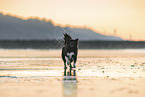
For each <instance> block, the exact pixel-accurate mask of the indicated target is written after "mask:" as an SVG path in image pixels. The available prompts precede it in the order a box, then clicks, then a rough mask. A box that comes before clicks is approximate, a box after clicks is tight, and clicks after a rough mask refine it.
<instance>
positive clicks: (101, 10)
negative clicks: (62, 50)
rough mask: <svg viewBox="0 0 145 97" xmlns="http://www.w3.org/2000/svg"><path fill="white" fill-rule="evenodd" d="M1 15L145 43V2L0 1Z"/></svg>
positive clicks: (123, 0)
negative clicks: (86, 28)
mask: <svg viewBox="0 0 145 97" xmlns="http://www.w3.org/2000/svg"><path fill="white" fill-rule="evenodd" d="M0 12H3V13H4V14H6V13H9V14H13V15H17V16H22V17H25V18H27V17H31V16H33V17H35V16H36V17H40V18H43V19H44V18H47V19H51V20H53V21H54V22H55V23H56V24H58V25H59V24H62V25H68V24H69V25H74V26H83V27H90V28H92V29H94V30H95V31H96V32H99V33H102V34H105V35H114V29H116V36H119V37H121V38H123V39H125V40H130V39H131V40H136V41H139V40H144V41H145V0H0ZM22 17H20V18H22Z"/></svg>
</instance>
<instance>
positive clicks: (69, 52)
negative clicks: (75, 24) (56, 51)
mask: <svg viewBox="0 0 145 97" xmlns="http://www.w3.org/2000/svg"><path fill="white" fill-rule="evenodd" d="M63 35H64V46H63V48H62V60H63V62H64V69H67V67H66V63H67V65H68V66H69V67H70V69H72V65H71V63H72V62H74V64H73V68H76V61H77V55H78V40H79V39H78V38H77V39H72V37H71V36H70V35H68V34H67V33H65V34H63Z"/></svg>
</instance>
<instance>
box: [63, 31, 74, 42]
mask: <svg viewBox="0 0 145 97" xmlns="http://www.w3.org/2000/svg"><path fill="white" fill-rule="evenodd" d="M63 35H64V41H65V44H66V41H68V40H69V39H72V37H71V36H70V35H68V34H67V33H63Z"/></svg>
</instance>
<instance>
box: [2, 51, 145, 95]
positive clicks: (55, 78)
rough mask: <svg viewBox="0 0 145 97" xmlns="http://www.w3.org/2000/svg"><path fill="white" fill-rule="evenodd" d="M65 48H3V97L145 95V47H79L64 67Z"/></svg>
mask: <svg viewBox="0 0 145 97" xmlns="http://www.w3.org/2000/svg"><path fill="white" fill-rule="evenodd" d="M60 54H61V50H2V49H1V50H0V97H31V96H33V97H90V96H93V97H97V96H99V97H144V95H145V92H144V89H145V50H144V49H140V50H131V49H130V50H127V49H126V50H79V55H78V61H77V68H76V70H72V71H69V70H66V71H65V70H64V69H63V62H62V60H61V57H60Z"/></svg>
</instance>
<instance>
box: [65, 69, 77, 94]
mask: <svg viewBox="0 0 145 97" xmlns="http://www.w3.org/2000/svg"><path fill="white" fill-rule="evenodd" d="M62 87H63V96H64V97H77V77H76V70H66V69H65V70H64V76H63V86H62Z"/></svg>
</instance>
